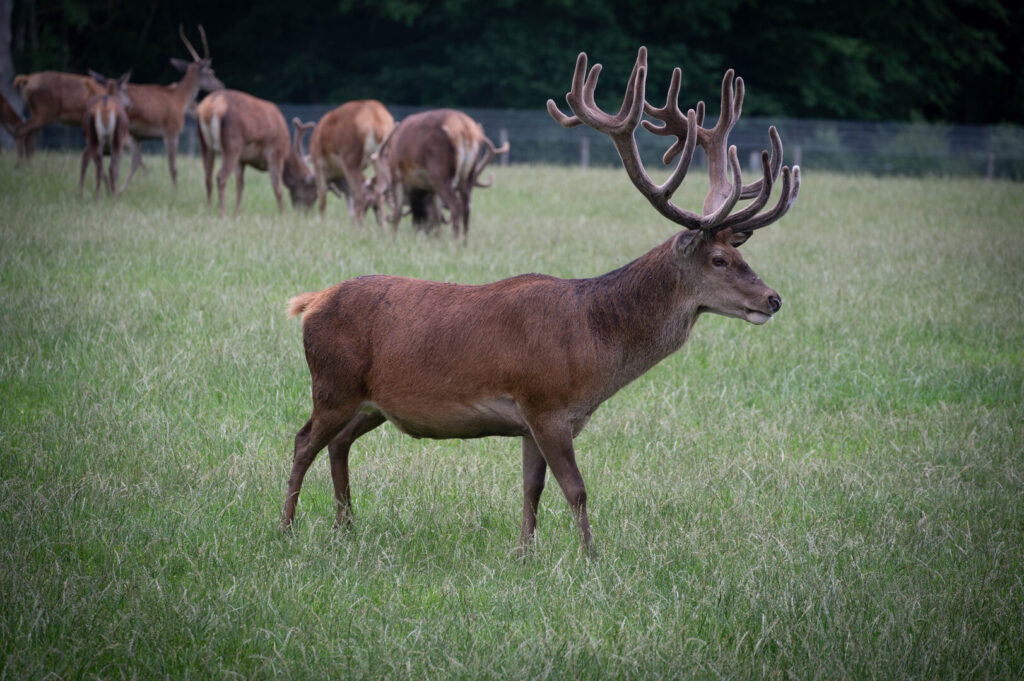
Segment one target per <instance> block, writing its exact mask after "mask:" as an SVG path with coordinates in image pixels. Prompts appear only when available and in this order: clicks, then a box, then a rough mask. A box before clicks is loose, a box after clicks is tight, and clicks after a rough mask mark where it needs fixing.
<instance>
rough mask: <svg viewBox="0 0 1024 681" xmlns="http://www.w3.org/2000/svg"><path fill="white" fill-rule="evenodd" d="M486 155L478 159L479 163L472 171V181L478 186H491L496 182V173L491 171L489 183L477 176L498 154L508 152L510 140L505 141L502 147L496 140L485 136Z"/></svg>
mask: <svg viewBox="0 0 1024 681" xmlns="http://www.w3.org/2000/svg"><path fill="white" fill-rule="evenodd" d="M484 146H485V148H484V155H483V156H482V157H480V158H479V159H478V160H477V163H476V164H475V165H474V166H473V170H472V171H471V172H472V180H471V181H472V183H473V184H474V185H475V186H477V187H490V186H491V184H492V183H493V182H494V173H491V177H490V179H489V180H488V181H487V183H486V184H485V183H483V182H479V181H478V179H477V178H479V177H480V173H482V172H483V171H484V168H486V167H487V164H488V163H490V162H491V158H492V157H493V156H495V155H498V154H507V153H508V150H509V144H508V142H505V143H504V144H502V145H501V146H500V147H495V146H494V142H492V141H491V140H490V139H489V138H487V137H484Z"/></svg>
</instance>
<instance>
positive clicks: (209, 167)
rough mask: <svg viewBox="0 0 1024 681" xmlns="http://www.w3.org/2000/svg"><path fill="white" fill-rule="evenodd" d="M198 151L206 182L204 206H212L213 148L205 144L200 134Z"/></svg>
mask: <svg viewBox="0 0 1024 681" xmlns="http://www.w3.org/2000/svg"><path fill="white" fill-rule="evenodd" d="M199 153H200V154H201V155H202V157H203V179H204V181H205V183H206V206H207V207H208V208H212V207H213V159H214V154H213V149H211V148H210V147H209V146H207V144H206V141H205V140H204V139H203V136H202V135H199Z"/></svg>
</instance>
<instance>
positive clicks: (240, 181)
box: [235, 163, 245, 218]
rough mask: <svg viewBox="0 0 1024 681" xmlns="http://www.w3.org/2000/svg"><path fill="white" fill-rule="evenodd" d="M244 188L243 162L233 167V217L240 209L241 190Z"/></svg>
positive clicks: (236, 215)
mask: <svg viewBox="0 0 1024 681" xmlns="http://www.w3.org/2000/svg"><path fill="white" fill-rule="evenodd" d="M244 190H245V164H244V163H239V164H238V165H237V166H236V168H235V217H236V218H237V217H238V213H239V211H241V209H242V192H243V191H244Z"/></svg>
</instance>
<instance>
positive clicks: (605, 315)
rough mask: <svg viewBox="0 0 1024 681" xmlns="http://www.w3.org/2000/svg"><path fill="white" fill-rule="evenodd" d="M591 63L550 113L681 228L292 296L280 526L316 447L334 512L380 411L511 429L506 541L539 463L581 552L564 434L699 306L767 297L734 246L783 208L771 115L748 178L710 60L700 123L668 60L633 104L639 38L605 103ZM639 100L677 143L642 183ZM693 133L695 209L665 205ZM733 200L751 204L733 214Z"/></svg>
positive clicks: (475, 428) (648, 363)
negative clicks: (557, 273)
mask: <svg viewBox="0 0 1024 681" xmlns="http://www.w3.org/2000/svg"><path fill="white" fill-rule="evenodd" d="M600 68H601V67H600V65H595V66H594V67H593V69H592V70H591V71H590V75H589V77H588V76H587V58H586V55H585V54H580V56H579V58H578V59H577V61H576V70H575V72H574V75H573V82H572V89H571V90H570V91H569V93H568V95H566V100H567V101H568V103H569V107H570V108H571V109H572V112H573V114H574V115H572V116H566V115H564V114H562V113H561V112H560V111H559V110H558V108H557V106H556V105H555V103H554V102H553V101H551V100H549V101H548V110H549V111H550V113H551V115H552V116H553V117H554V118H555V119H556V120H557V121H558V122H560V123H561V124H562V125H563V126H565V127H572V126H575V125H579V124H581V123H584V124H586V125H589V126H591V127H592V128H594V129H596V130H599V131H601V132H603V133H605V134H607V135H608V136H610V137H611V138H612V141H613V142H614V144H615V147H616V149H617V150H618V151H619V154H620V155H621V157H622V162H623V165H624V166H625V170H626V174H627V175H628V176H629V178H630V180H632V181H633V184H634V185H636V187H637V188H638V189H639V190H640V192H641V193H642V194H643V195H644V196H645V197H646V198H647V200H648V201H649V202H650V203H651V205H652V206H654V208H655V209H656V210H657V211H658V212H659V213H661V214H662V215H664V216H665V217H667V218H668V219H669V220H670V221H671V222H673V223H675V224H677V225H680V226H682V227H683V231H681V232H679V233H677V234H676V235H675V236H673V237H672V238H670V239H669V240H668V241H666V242H664V243H663V244H661V245H660V246H657V247H655V248H654V249H653V250H651V251H649V252H648V253H646V254H645V255H642V256H640V257H639V258H637V259H636V260H634V261H633V262H631V263H629V264H628V265H625V266H623V267H620V268H619V269H617V270H615V271H613V272H609V273H608V274H605V275H603V276H599V277H595V278H592V279H568V280H567V279H557V278H555V277H550V276H546V275H541V274H524V275H520V276H517V277H512V278H511V279H505V280H503V281H498V282H495V283H492V284H484V285H481V286H465V285H459V284H443V283H436V282H431V281H420V280H416V279H407V278H403V277H391V276H366V277H359V278H356V279H350V280H348V281H344V282H342V283H340V284H337V285H336V286H333V287H331V288H328V289H326V290H324V291H320V292H318V293H303V294H301V295H299V296H296V297H295V298H293V299H292V300H291V302H290V305H289V309H288V312H289V314H290V315H292V316H296V315H304V316H303V319H302V335H303V344H304V346H305V351H306V361H307V363H308V364H309V371H310V375H311V377H312V387H313V390H312V394H313V412H312V415H311V416H310V418H309V421H307V422H306V424H305V425H304V426H303V427H302V428H301V429H300V430H299V432H298V434H297V435H296V436H295V453H294V459H293V461H292V469H291V475H290V477H289V478H288V488H287V493H286V496H285V503H284V510H283V513H282V526H283V527H285V528H287V527H289V526H290V525H291V523H292V521H293V519H294V516H295V507H296V503H297V501H298V497H299V491H300V489H301V487H302V479H303V476H304V475H305V473H306V470H307V469H308V468H309V466H310V464H311V463H312V462H313V459H314V457H315V456H316V455H317V453H318V452H319V451H320V450H321V449H322V448H323V447H324V446H325V445H326V446H327V448H328V451H329V453H330V463H331V477H332V479H333V482H334V497H335V502H336V512H337V521H338V522H339V523H342V522H351V517H352V501H351V495H350V491H349V471H348V456H349V449H350V447H351V446H352V442H353V441H354V440H355V439H356V438H358V437H359V436H361V435H363V434H365V433H367V432H369V431H370V430H372V429H374V428H376V427H377V426H379V425H380V424H382V423H384V421H391V422H392V423H393V424H395V426H396V427H397V428H398V429H399V430H400V431H402V432H404V433H408V434H409V435H412V436H413V437H429V438H475V437H484V436H488V435H502V436H510V437H521V438H522V461H523V520H522V533H521V535H520V545H521V546H522V547H523V548H524V549H525V547H527V546H528V545H530V544H531V543H532V541H533V537H534V532H535V529H536V525H537V504H538V502H539V500H540V495H541V491H542V490H543V488H544V478H545V475H546V472H547V469H548V468H550V469H551V472H552V473H553V474H554V477H555V480H556V481H557V482H558V484H559V486H560V487H561V489H562V492H563V493H564V495H565V497H566V499H567V500H568V502H569V506H570V507H571V509H572V512H573V515H574V517H575V519H576V522H577V524H578V528H579V532H580V536H581V538H582V542H583V545H584V546H585V547H587V548H588V549H589V548H590V546H591V531H590V524H589V521H588V520H587V492H586V488H585V486H584V484H583V477H582V476H581V475H580V471H579V468H578V467H577V465H576V455H575V452H574V450H573V438H575V437H576V435H578V434H579V433H580V431H582V430H583V427H584V426H585V425H586V424H587V421H588V419H589V418H590V416H591V415H592V414H593V413H594V411H595V410H596V409H597V407H598V406H599V405H600V404H601V403H602V402H604V401H605V400H607V399H608V398H609V397H611V396H612V395H614V394H615V393H616V392H617V391H618V390H619V389H620V388H622V387H623V386H625V385H626V384H628V383H629V382H631V381H633V380H634V379H636V378H637V377H639V376H641V375H642V374H643V373H644V372H646V371H647V370H648V369H650V368H651V367H653V366H654V365H655V364H657V363H658V362H660V361H661V360H662V359H664V358H665V357H667V356H668V355H670V354H672V353H673V352H675V351H676V350H678V349H679V348H680V347H681V346H682V345H683V343H685V342H686V340H687V338H688V337H689V335H690V332H691V330H692V329H693V326H694V324H695V323H696V322H697V319H698V318H699V317H700V316H701V314H703V313H707V312H710V313H715V314H720V315H724V316H727V317H737V318H739V319H744V320H746V321H748V322H750V323H752V324H764V323H765V322H767V321H768V320H769V319H770V318H771V317H772V315H774V314H775V313H776V312H778V310H779V308H780V306H781V305H782V301H781V299H780V298H779V294H778V293H776V292H775V291H774V290H772V289H771V288H769V287H768V286H766V285H765V284H764V282H762V281H761V279H760V278H758V276H757V275H756V274H755V273H754V271H753V270H751V269H750V267H749V266H748V265H747V263H746V262H744V260H743V258H742V256H740V253H739V251H738V250H737V249H736V247H737V246H739V245H740V244H742V243H743V242H744V241H746V239H747V238H748V237H749V236H750V235H751V232H753V231H754V230H756V229H759V228H761V227H764V226H765V225H768V224H770V223H772V222H775V221H776V220H778V219H779V218H780V217H782V215H784V214H785V212H786V211H787V210H788V209H789V208H790V206H792V205H793V202H794V201H795V200H796V196H797V191H798V189H799V186H800V173H799V169H798V168H794V169H793V171H792V172H790V169H789V168H788V167H784V168H781V175H782V188H781V196H780V197H779V200H778V203H777V204H776V205H775V206H774V207H773V208H771V209H770V210H767V211H765V212H762V208H764V206H765V204H766V202H767V200H768V197H769V194H770V193H771V191H772V188H773V186H774V184H775V182H776V180H777V178H778V175H779V171H780V166H781V161H782V143H781V140H780V139H779V136H778V133H777V132H776V131H775V128H774V127H772V128H771V129H770V136H771V141H772V155H771V158H770V159H769V155H768V152H762V155H761V160H762V170H763V174H762V177H761V179H759V180H758V181H756V182H754V183H752V184H749V185H746V186H744V185H743V183H742V175H741V172H740V165H739V161H738V159H737V154H736V148H735V147H727V142H728V134H729V130H730V128H731V127H732V125H733V124H734V123H735V121H736V119H737V118H738V117H739V115H740V108H741V105H742V102H743V81H742V79H736V80H735V81H734V79H733V72H732V71H731V70H730V71H728V72H727V73H726V75H725V79H724V80H723V83H722V114H721V116H720V118H719V120H718V124H717V125H716V126H715V127H714V128H711V129H706V128H704V127H702V123H703V118H704V105H703V102H702V103H700V104H698V105H697V111H696V112H695V111H694V110H693V109H691V110H689V111H688V112H687V114H686V115H685V116H684V115H683V114H682V112H681V111H680V110H679V106H678V96H679V83H680V76H681V72H680V70H679V69H678V68H677V69H675V70H674V72H673V74H672V81H671V85H670V86H669V91H668V101H667V103H666V105H665V106H664V107H662V108H655V107H653V106H651V105H650V104H648V103H647V102H646V101H645V99H644V97H645V91H644V88H645V84H646V79H647V51H646V49H645V48H642V47H641V48H640V51H639V54H638V56H637V60H636V63H635V65H634V67H633V73H632V75H631V76H630V78H629V84H628V86H627V88H626V95H625V98H624V100H623V103H622V108H621V109H620V110H619V113H618V114H616V115H614V116H613V115H610V114H607V113H605V112H604V111H602V110H601V109H599V108H598V107H597V105H596V104H595V103H594V90H595V89H596V87H597V79H598V73H599V72H600ZM645 112H646V113H647V114H648V115H649V116H651V117H653V118H655V119H657V120H659V121H661V122H662V124H663V125H661V126H657V125H655V124H653V123H650V122H647V121H645V123H646V125H645V128H647V129H648V130H651V131H653V132H655V133H658V134H663V135H675V136H676V138H677V140H676V142H675V144H673V145H672V147H671V149H670V150H669V152H668V153H667V154H666V160H671V159H672V158H673V157H674V156H676V155H678V156H679V161H678V162H677V163H676V166H675V169H674V170H673V172H672V173H671V175H670V176H669V178H668V180H667V181H666V182H665V183H664V184H661V185H657V184H655V183H654V182H652V180H651V179H650V177H649V176H648V175H647V172H646V170H645V169H644V166H643V163H642V162H641V160H640V155H639V153H638V152H637V146H636V140H635V138H634V131H635V130H636V127H637V124H638V123H639V122H640V118H641V116H642V115H643V114H644V113H645ZM696 144H700V145H701V146H702V147H704V150H705V151H706V152H707V154H708V157H709V159H714V160H713V161H710V162H709V174H710V179H711V191H710V192H709V194H708V201H707V202H706V204H705V207H704V211H703V214H696V213H692V212H690V211H687V210H684V209H682V208H679V207H678V206H676V205H675V204H674V203H672V202H671V196H672V194H673V193H674V192H675V190H676V189H677V188H678V187H679V184H680V183H681V182H682V180H683V176H684V175H685V174H686V171H687V169H688V167H689V164H690V160H691V158H692V156H693V151H694V146H695V145H696ZM723 159H727V165H723V164H722V161H723ZM727 167H728V168H729V169H731V171H732V178H731V181H730V178H729V177H728V173H727V170H726V168H727ZM741 198H753V201H752V202H751V203H750V204H748V205H747V206H746V207H744V208H742V209H740V210H735V211H734V210H733V209H734V208H735V206H736V203H737V201H738V200H739V199H741Z"/></svg>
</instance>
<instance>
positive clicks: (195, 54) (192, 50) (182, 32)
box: [178, 24, 206, 61]
mask: <svg viewBox="0 0 1024 681" xmlns="http://www.w3.org/2000/svg"><path fill="white" fill-rule="evenodd" d="M178 35H180V36H181V42H183V43H185V47H186V48H187V49H188V51H189V54H191V55H192V60H193V61H202V59H201V58H200V57H199V53H198V52H196V48H194V47H192V43H190V42H189V41H188V38H186V37H185V27H184V26H183V25H182V24H178ZM203 42H204V43H205V42H206V38H205V34H204V38H203Z"/></svg>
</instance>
